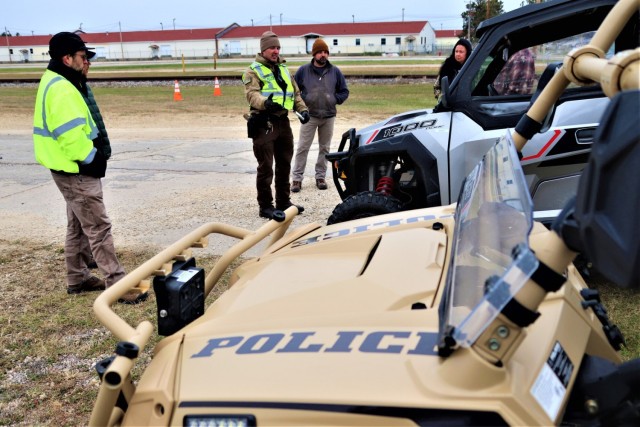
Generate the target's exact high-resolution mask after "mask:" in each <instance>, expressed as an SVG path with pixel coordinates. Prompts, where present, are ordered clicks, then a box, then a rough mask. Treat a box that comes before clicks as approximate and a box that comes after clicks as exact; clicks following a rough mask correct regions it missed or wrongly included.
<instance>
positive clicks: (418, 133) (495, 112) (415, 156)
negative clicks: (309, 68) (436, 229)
mask: <svg viewBox="0 0 640 427" xmlns="http://www.w3.org/2000/svg"><path fill="white" fill-rule="evenodd" d="M615 3H616V0H555V1H549V2H544V3H540V4H533V5H529V6H526V7H522V8H520V9H516V10H514V11H511V12H509V13H505V14H503V15H500V16H497V17H495V18H491V19H489V20H487V21H484V22H482V23H481V24H480V26H479V27H478V29H477V32H476V35H477V36H478V37H479V41H478V43H477V46H476V47H475V48H474V50H473V53H472V54H471V56H470V57H469V58H468V60H467V61H466V63H465V65H464V66H463V68H462V69H461V70H460V72H459V73H458V75H457V76H456V77H455V78H454V80H453V81H452V82H449V81H448V80H447V81H443V82H442V87H443V94H442V97H441V98H440V102H439V103H438V104H437V105H436V107H435V108H434V109H433V110H431V109H425V110H417V111H409V112H405V113H401V114H398V115H395V116H393V117H391V118H389V119H387V120H384V121H382V122H379V123H375V124H373V125H371V126H368V127H366V128H364V129H359V130H357V131H356V129H351V130H349V131H347V132H346V133H345V134H344V135H343V136H342V140H341V141H340V144H339V146H338V152H335V153H330V154H329V155H328V156H327V158H328V159H329V160H330V161H331V163H332V165H333V181H334V183H335V185H336V188H337V190H338V193H339V194H340V197H341V198H342V199H343V201H342V202H341V203H339V204H338V205H337V206H336V207H335V209H334V211H333V214H332V215H331V217H330V218H329V221H328V223H329V224H333V223H337V222H342V221H346V220H350V219H355V218H362V217H365V216H370V215H378V214H383V213H390V212H396V211H399V210H409V209H416V208H423V207H430V206H440V205H447V204H449V203H452V202H455V200H456V197H457V195H458V193H459V191H460V188H461V186H462V182H463V181H464V179H465V177H466V176H467V174H468V173H469V172H470V171H471V169H473V167H474V166H475V165H476V163H477V162H478V160H479V159H480V158H481V157H482V156H483V155H484V154H485V153H486V152H487V150H488V149H489V148H490V147H492V146H493V145H494V144H495V142H496V140H497V139H499V138H500V137H502V135H504V133H505V130H506V129H508V128H514V127H515V126H516V124H517V123H518V120H519V119H520V117H522V115H523V114H524V113H525V112H526V111H527V109H528V108H529V106H530V104H531V103H532V101H533V99H535V98H536V97H537V95H538V94H539V93H540V91H541V90H542V89H543V88H544V86H545V85H546V83H547V82H548V81H549V79H550V78H551V77H552V76H553V74H554V73H555V72H556V70H557V68H558V66H559V65H560V63H561V61H562V59H563V58H564V56H565V55H566V54H567V52H569V51H570V50H571V49H573V48H574V47H576V46H578V45H582V44H584V43H585V42H586V41H587V40H589V39H590V38H591V36H592V35H593V33H594V31H595V30H596V29H597V28H598V26H599V25H600V23H601V22H602V20H603V19H604V16H605V15H606V14H607V13H608V12H609V10H610V9H611V7H612V6H613V5H614V4H615ZM638 37H639V36H638V26H637V22H635V23H634V22H631V23H629V24H628V25H627V26H626V27H625V28H624V29H623V31H621V32H620V34H619V35H618V36H617V38H616V40H615V41H614V43H613V44H612V46H611V48H609V50H608V51H607V52H606V55H607V57H610V56H612V55H613V54H615V53H616V52H619V51H623V50H626V49H629V48H633V47H635V46H636V45H637V41H638ZM525 51H527V52H528V54H529V55H530V56H533V57H534V58H535V69H529V70H526V71H524V72H521V73H516V74H513V75H512V74H510V73H506V74H503V73H505V72H506V71H507V70H506V69H505V71H504V72H503V71H502V70H503V68H505V67H508V66H510V67H532V66H533V62H531V61H529V62H526V63H524V64H517V63H516V64H515V65H510V63H511V61H517V60H518V59H519V58H521V53H522V52H525ZM534 72H535V79H523V80H524V81H518V80H519V79H518V77H522V76H532V75H534ZM510 80H513V81H510ZM428 96H431V95H430V94H427V93H425V97H428ZM608 102H609V101H608V99H607V97H606V96H605V95H604V93H603V92H602V88H601V87H600V85H599V84H598V83H597V82H596V83H594V84H590V85H575V84H571V85H570V87H569V88H568V89H567V90H566V91H565V92H564V93H563V94H562V96H560V98H559V99H558V100H557V101H556V103H555V104H554V105H553V106H552V108H550V109H549V112H548V114H547V116H546V117H545V120H544V123H543V126H542V127H541V129H540V130H539V131H538V132H537V133H536V134H535V135H532V137H531V140H530V141H529V143H528V144H527V146H526V147H524V149H523V152H522V153H521V154H522V158H521V164H522V167H523V169H524V173H525V177H526V182H527V188H529V191H530V192H531V195H532V198H533V203H534V210H535V211H536V216H537V217H540V218H553V216H554V212H553V211H554V210H556V211H557V210H559V209H561V208H562V206H564V204H565V202H566V201H567V199H568V198H569V197H571V196H574V195H575V191H576V187H577V183H578V179H579V177H580V172H581V171H582V170H583V168H584V167H585V165H586V161H587V159H588V157H589V151H590V150H591V145H592V143H593V136H594V133H595V129H596V127H597V125H598V121H599V120H600V117H601V116H602V113H603V112H604V109H605V108H606V106H607V105H608Z"/></svg>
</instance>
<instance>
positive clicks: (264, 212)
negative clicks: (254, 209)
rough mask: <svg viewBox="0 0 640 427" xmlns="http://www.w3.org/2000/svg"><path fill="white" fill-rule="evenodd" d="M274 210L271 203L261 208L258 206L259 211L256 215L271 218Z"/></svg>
mask: <svg viewBox="0 0 640 427" xmlns="http://www.w3.org/2000/svg"><path fill="white" fill-rule="evenodd" d="M275 210H276V209H275V208H274V207H273V206H272V205H269V206H265V207H263V208H260V212H259V213H258V215H260V218H267V219H271V218H273V213H274V212H275Z"/></svg>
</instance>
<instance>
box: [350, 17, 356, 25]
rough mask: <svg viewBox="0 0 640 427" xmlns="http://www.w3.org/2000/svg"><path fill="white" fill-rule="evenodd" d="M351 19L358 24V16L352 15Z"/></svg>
mask: <svg viewBox="0 0 640 427" xmlns="http://www.w3.org/2000/svg"><path fill="white" fill-rule="evenodd" d="M351 19H353V23H354V24H355V23H356V15H351Z"/></svg>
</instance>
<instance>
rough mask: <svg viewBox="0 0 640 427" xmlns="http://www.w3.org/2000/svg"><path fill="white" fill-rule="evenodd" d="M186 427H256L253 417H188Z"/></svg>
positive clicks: (221, 415)
mask: <svg viewBox="0 0 640 427" xmlns="http://www.w3.org/2000/svg"><path fill="white" fill-rule="evenodd" d="M184 425H185V427H256V417H254V416H253V415H223V414H219V415H187V416H186V417H184Z"/></svg>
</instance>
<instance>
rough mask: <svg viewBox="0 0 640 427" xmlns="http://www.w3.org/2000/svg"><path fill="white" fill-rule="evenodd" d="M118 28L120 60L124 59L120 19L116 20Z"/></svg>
mask: <svg viewBox="0 0 640 427" xmlns="http://www.w3.org/2000/svg"><path fill="white" fill-rule="evenodd" d="M118 28H119V29H120V54H121V55H122V60H123V61H124V47H122V26H121V25H120V21H118Z"/></svg>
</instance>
